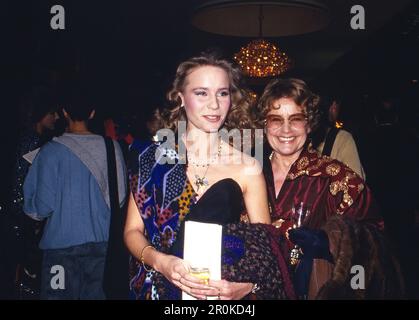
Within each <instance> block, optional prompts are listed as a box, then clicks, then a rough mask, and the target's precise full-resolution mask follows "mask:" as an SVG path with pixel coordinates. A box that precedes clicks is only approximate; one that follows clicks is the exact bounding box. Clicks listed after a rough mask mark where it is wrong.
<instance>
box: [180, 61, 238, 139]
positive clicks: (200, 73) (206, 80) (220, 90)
mask: <svg viewBox="0 0 419 320" xmlns="http://www.w3.org/2000/svg"><path fill="white" fill-rule="evenodd" d="M179 96H180V98H181V99H182V104H183V105H184V108H185V112H186V116H187V118H188V130H190V129H198V130H201V131H204V132H208V133H209V132H216V131H218V130H219V129H220V127H221V126H222V125H223V123H224V121H225V119H226V117H227V114H228V111H229V109H230V105H231V96H230V81H229V77H228V75H227V72H225V71H224V70H223V69H221V68H219V67H213V66H203V67H198V68H196V69H195V70H193V71H192V72H191V73H190V74H189V75H188V76H187V77H186V80H185V88H184V90H183V92H181V93H179Z"/></svg>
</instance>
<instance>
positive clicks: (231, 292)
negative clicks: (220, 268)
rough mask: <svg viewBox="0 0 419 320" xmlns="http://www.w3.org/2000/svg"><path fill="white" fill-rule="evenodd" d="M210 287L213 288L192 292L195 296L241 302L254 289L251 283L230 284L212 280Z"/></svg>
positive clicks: (225, 281) (224, 281)
mask: <svg viewBox="0 0 419 320" xmlns="http://www.w3.org/2000/svg"><path fill="white" fill-rule="evenodd" d="M208 286H209V287H210V288H211V289H209V290H206V291H205V293H204V291H201V290H195V289H193V290H192V293H194V294H200V295H202V294H205V295H207V296H211V297H215V298H217V299H219V300H240V299H242V298H244V297H245V296H247V295H248V294H249V293H250V292H251V291H252V288H253V284H252V283H250V282H230V281H227V280H210V281H209V284H208Z"/></svg>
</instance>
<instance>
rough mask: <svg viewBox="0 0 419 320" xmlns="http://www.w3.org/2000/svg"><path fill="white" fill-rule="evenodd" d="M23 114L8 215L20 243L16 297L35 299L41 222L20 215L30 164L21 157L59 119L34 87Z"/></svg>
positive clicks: (47, 94)
mask: <svg viewBox="0 0 419 320" xmlns="http://www.w3.org/2000/svg"><path fill="white" fill-rule="evenodd" d="M22 107H23V110H21V111H22V114H24V115H25V116H26V117H27V119H26V120H27V121H25V120H24V121H23V127H24V131H23V133H22V134H21V136H20V138H19V141H18V145H17V151H16V160H15V168H14V172H13V177H12V199H11V203H10V213H11V214H12V215H13V216H14V219H12V220H13V221H15V228H14V230H15V232H16V234H17V239H18V243H19V245H18V246H19V247H18V248H19V249H18V257H17V263H18V265H17V271H16V275H17V279H16V282H17V283H16V284H17V290H18V292H17V295H18V296H17V298H20V299H26V298H28V299H37V298H38V296H39V289H40V271H41V259H42V253H41V251H40V250H39V248H38V244H39V241H40V239H41V235H42V228H43V223H42V222H39V221H34V220H32V219H30V218H28V217H27V216H26V215H25V214H24V212H23V202H24V195H23V183H24V180H25V177H26V175H27V173H28V170H29V167H30V165H31V163H30V161H28V160H27V159H25V158H24V156H25V155H26V154H28V153H29V152H31V151H34V152H36V150H37V149H38V148H40V147H41V146H43V145H44V144H45V143H46V142H48V141H49V140H50V139H51V138H52V136H53V130H54V128H55V124H56V121H57V119H58V114H57V110H58V105H57V101H56V100H55V98H54V95H53V93H52V92H51V91H50V90H49V89H48V88H45V87H36V88H34V89H33V90H32V92H31V93H30V94H29V95H27V96H25V98H24V101H23V105H22Z"/></svg>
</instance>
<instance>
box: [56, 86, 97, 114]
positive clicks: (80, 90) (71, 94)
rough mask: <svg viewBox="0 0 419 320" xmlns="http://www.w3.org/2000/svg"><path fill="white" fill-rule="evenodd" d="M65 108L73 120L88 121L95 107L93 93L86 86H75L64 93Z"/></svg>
mask: <svg viewBox="0 0 419 320" xmlns="http://www.w3.org/2000/svg"><path fill="white" fill-rule="evenodd" d="M63 108H64V110H65V111H66V112H67V113H68V115H69V116H70V118H71V119H72V120H73V121H87V120H88V119H89V116H90V114H91V112H92V111H93V110H94V109H95V106H94V100H93V97H92V94H91V93H90V92H89V90H87V88H85V87H81V86H73V87H71V88H69V89H67V90H66V93H65V94H64V103H63Z"/></svg>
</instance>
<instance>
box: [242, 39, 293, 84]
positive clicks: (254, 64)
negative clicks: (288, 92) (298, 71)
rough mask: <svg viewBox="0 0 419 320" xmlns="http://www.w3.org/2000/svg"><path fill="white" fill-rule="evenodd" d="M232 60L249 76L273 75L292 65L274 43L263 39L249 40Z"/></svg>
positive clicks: (284, 70)
mask: <svg viewBox="0 0 419 320" xmlns="http://www.w3.org/2000/svg"><path fill="white" fill-rule="evenodd" d="M234 60H235V61H236V62H237V63H238V64H239V65H240V66H241V68H242V70H243V72H244V73H245V74H246V75H248V76H250V77H259V78H262V77H273V76H277V75H280V74H282V73H284V72H286V71H287V70H289V69H290V68H291V66H292V62H291V59H290V58H289V57H288V56H287V55H286V54H285V53H284V52H281V51H280V50H279V49H278V48H277V47H276V46H275V45H273V44H272V43H270V42H268V41H265V40H263V39H257V40H253V41H251V42H250V43H249V44H248V45H247V46H245V47H242V48H241V49H240V51H239V52H238V53H236V54H235V55H234Z"/></svg>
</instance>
